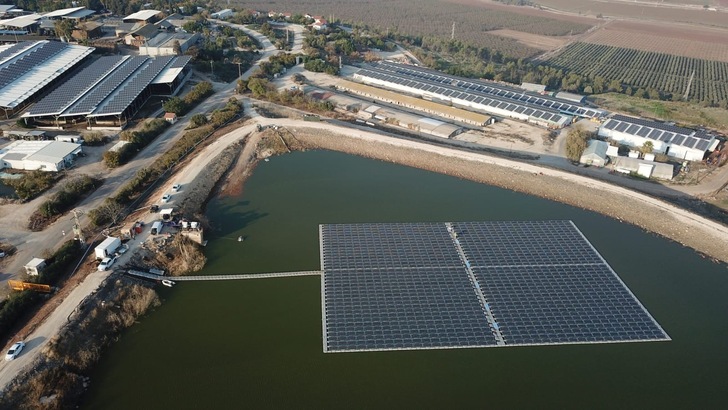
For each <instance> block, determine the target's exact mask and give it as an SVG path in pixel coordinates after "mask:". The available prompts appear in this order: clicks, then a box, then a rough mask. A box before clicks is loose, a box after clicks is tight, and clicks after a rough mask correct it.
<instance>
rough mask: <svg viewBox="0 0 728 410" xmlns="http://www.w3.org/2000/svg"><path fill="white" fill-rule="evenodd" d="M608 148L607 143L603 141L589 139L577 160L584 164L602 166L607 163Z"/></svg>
mask: <svg viewBox="0 0 728 410" xmlns="http://www.w3.org/2000/svg"><path fill="white" fill-rule="evenodd" d="M608 148H609V144H607V143H606V142H605V141H600V140H590V141H589V145H588V146H587V147H586V149H585V150H584V152H583V153H582V154H581V158H580V159H579V162H580V163H582V164H586V165H593V166H595V167H603V166H605V165H607V149H608Z"/></svg>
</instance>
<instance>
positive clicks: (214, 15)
mask: <svg viewBox="0 0 728 410" xmlns="http://www.w3.org/2000/svg"><path fill="white" fill-rule="evenodd" d="M232 15H233V11H232V10H230V9H224V10H220V11H218V12H217V13H212V14H210V17H211V18H214V19H219V20H225V19H226V18H228V17H232Z"/></svg>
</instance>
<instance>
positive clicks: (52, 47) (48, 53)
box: [0, 41, 68, 88]
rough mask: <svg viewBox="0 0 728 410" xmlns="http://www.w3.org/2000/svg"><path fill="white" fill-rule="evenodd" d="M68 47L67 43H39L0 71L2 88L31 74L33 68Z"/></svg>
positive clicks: (0, 85)
mask: <svg viewBox="0 0 728 410" xmlns="http://www.w3.org/2000/svg"><path fill="white" fill-rule="evenodd" d="M67 47H68V45H67V44H66V43H60V42H57V41H48V42H42V43H39V44H38V45H37V46H36V47H33V48H32V49H31V50H29V51H28V52H26V53H24V54H23V55H22V56H21V57H20V58H18V59H17V60H15V61H13V62H12V63H10V64H7V65H3V67H2V69H0V88H3V87H5V86H6V85H8V84H10V83H12V82H13V81H15V80H17V79H18V78H20V77H22V76H23V75H25V74H27V73H28V72H30V71H31V70H32V69H33V68H35V67H37V66H39V65H42V64H43V63H44V62H45V61H46V60H49V59H50V58H52V57H53V56H55V55H56V54H58V53H60V52H61V51H63V50H65V49H66V48H67Z"/></svg>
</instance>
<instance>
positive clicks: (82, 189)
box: [28, 175, 102, 231]
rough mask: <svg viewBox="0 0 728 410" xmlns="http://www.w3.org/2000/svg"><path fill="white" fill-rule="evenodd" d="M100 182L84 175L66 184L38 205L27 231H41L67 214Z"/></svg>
mask: <svg viewBox="0 0 728 410" xmlns="http://www.w3.org/2000/svg"><path fill="white" fill-rule="evenodd" d="M101 182H102V181H101V180H100V179H96V178H91V177H89V176H86V175H84V176H80V177H77V178H74V179H72V180H70V181H68V182H66V183H65V184H64V185H63V187H61V190H60V191H58V192H56V193H55V194H54V195H53V196H52V197H51V198H50V199H48V200H47V201H45V202H43V203H42V204H40V206H39V207H38V209H36V210H35V212H33V215H31V216H30V220H29V221H28V229H30V230H31V231H40V230H43V228H45V227H46V226H47V225H48V224H49V223H51V222H53V221H54V220H55V219H56V217H57V216H59V215H63V214H64V213H66V212H68V210H70V209H71V208H72V207H73V206H74V205H76V203H77V202H78V201H79V200H80V199H81V198H83V197H84V196H85V195H87V194H88V193H90V192H93V191H94V190H95V189H96V188H97V187H98V186H99V185H100V184H101Z"/></svg>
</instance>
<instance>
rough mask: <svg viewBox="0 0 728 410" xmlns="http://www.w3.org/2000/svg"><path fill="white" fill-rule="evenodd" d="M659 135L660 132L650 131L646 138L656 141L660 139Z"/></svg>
mask: <svg viewBox="0 0 728 410" xmlns="http://www.w3.org/2000/svg"><path fill="white" fill-rule="evenodd" d="M660 134H662V131H660V130H652V131H651V132H650V135H648V136H647V138H649V139H653V140H656V139H658V138H659V137H660Z"/></svg>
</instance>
